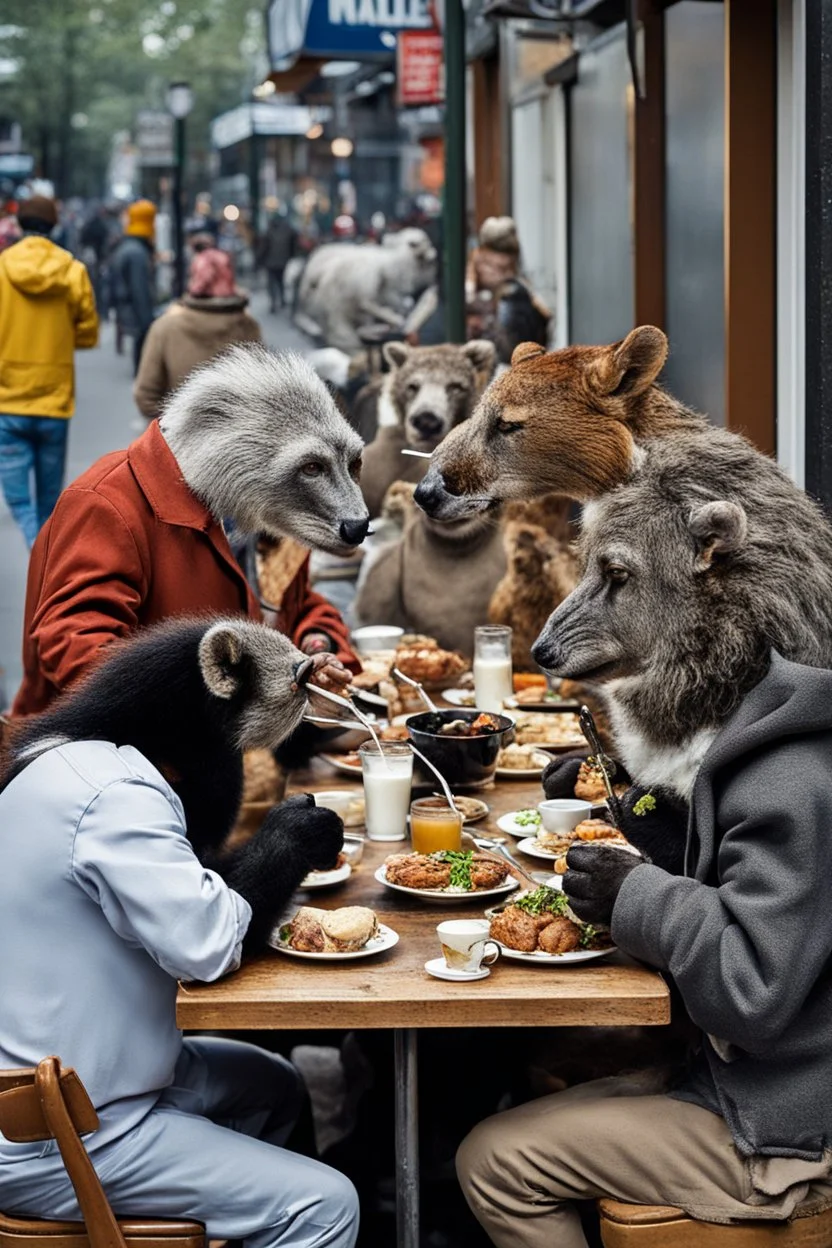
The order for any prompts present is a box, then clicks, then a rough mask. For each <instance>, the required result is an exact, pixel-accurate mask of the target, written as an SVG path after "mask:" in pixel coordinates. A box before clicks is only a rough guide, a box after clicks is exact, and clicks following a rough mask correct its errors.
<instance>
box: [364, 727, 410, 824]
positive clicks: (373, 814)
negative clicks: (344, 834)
mask: <svg viewBox="0 0 832 1248" xmlns="http://www.w3.org/2000/svg"><path fill="white" fill-rule="evenodd" d="M380 744H381V752H380V753H379V748H378V746H377V745H376V744H375V742H374V741H367V742H365V743H364V745H362V746H361V747H360V749H359V751H358V753H359V755H360V757H361V774H362V777H363V779H364V803H365V806H366V814H365V818H364V822H365V824H366V827H367V837H368V839H369V840H371V841H403V840H404V839H405V837H406V836H407V816H408V812H409V810H410V786H411V783H412V780H413V753H412V751H411V749H410V746H409V745H408V743H407V742H406V741H382V742H381V743H380Z"/></svg>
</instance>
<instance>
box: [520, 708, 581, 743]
mask: <svg viewBox="0 0 832 1248" xmlns="http://www.w3.org/2000/svg"><path fill="white" fill-rule="evenodd" d="M515 730H516V736H515V740H516V742H517V744H518V745H540V746H546V747H547V748H548V749H557V750H566V749H578V748H579V747H580V746H582V745H586V740H585V738H584V734H583V733H582V732H581V728H580V724H579V723H578V716H577V715H573V714H571V713H569V712H565V713H564V714H562V715H560V714H559V715H551V714H549V713H548V712H546V711H521V712H520V714H518V715H517V716H516V719H515Z"/></svg>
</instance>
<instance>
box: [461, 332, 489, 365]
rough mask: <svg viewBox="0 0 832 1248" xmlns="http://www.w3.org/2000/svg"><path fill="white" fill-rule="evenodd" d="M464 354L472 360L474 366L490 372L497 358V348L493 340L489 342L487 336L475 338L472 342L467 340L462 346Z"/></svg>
mask: <svg viewBox="0 0 832 1248" xmlns="http://www.w3.org/2000/svg"><path fill="white" fill-rule="evenodd" d="M462 354H463V355H464V356H465V357H466V359H468V360H470V361H471V363H472V364H473V366H474V368H476V369H477V370H480V371H481V370H485V369H487V370H488V372H489V373H490V372H491V371H492V370H493V368H494V365H495V363H496V360H497V349H496V347H495V346H494V343H493V342H487V341H486V339H485V338H473V339H472V340H471V341H470V342H466V344H465V346H464V347H463V348H462Z"/></svg>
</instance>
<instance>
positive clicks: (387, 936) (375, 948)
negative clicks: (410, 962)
mask: <svg viewBox="0 0 832 1248" xmlns="http://www.w3.org/2000/svg"><path fill="white" fill-rule="evenodd" d="M284 926H285V924H283V923H281V924H280V926H279V927H276V928H275V929H274V930H273V931H272V934H271V936H270V937H269V944H270V945H271V947H272V949H276V950H277V952H278V953H287V954H288V955H289V957H290V958H307V959H308V960H310V961H312V962H352V961H353V960H354V959H355V958H371V957H372V956H373V954H376V953H384V952H385V950H387V949H392V948H393V946H394V945H397V944H398V943H399V933H398V932H394V931H393V929H392V927H387V925H386V924H384V923H379V925H378V935H377V936H374V937H373V938H372V940H368V941H367V943H366V945H365V946H364V948H363V949H356V950H355V951H354V952H353V953H305V952H303V953H302V952H301V951H300V949H290V948H289V946H288V945H287V944H284V943H283V942H282V941H281V939H280V935H279V933H280V928H281V927H284Z"/></svg>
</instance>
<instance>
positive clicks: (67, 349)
mask: <svg viewBox="0 0 832 1248" xmlns="http://www.w3.org/2000/svg"><path fill="white" fill-rule="evenodd" d="M17 220H18V224H19V226H20V229H21V231H22V236H21V237H20V238H19V240H18V241H16V242H13V243H12V244H11V245H10V246H8V247H6V248H5V249H4V250H3V252H2V255H0V486H2V490H3V494H4V496H5V499H6V502H7V504H8V507H9V510H10V511H11V513H12V515H13V516H14V519H15V521H16V522H17V524H18V526H19V527H20V529H21V530H22V532H23V536H24V538H25V539H26V544H27V546H29V547H31V546H32V544H33V543H34V540H35V538H36V537H37V535H38V532H39V531H40V529H41V527H42V526H43V525H44V524H45V523H46V521H47V520H48V519H49V516H50V515H51V514H52V509H53V508H54V506H55V503H56V502H57V500H58V495H59V494H60V492H61V489H62V487H63V478H64V465H65V462H66V443H67V430H68V426H69V418H70V416H72V414H73V413H74V411H75V365H74V359H73V353H74V351H75V350H76V349H79V348H80V349H83V348H86V347H94V346H95V345H96V343H97V342H98V315H97V313H96V310H95V295H94V294H93V289H92V283H91V281H90V277H89V274H88V273H87V270H86V268H85V267H84V265H83V264H81V262H80V260H76V259H75V258H74V257H73V256H72V255H71V254H70V253H69V252H68V251H65V250H64V249H63V247H59V246H58V245H57V244H56V243H53V242H52V240H51V239H50V237H49V236H50V234H51V233H52V230H53V229H54V228H55V225H56V224H57V220H58V212H57V208H56V206H55V201H54V200H53V199H48V198H46V197H45V196H42V195H33V196H31V197H30V198H29V199H24V200H22V201H21V202H20V204H19V205H18V209H17Z"/></svg>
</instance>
